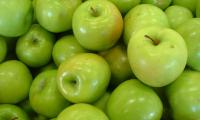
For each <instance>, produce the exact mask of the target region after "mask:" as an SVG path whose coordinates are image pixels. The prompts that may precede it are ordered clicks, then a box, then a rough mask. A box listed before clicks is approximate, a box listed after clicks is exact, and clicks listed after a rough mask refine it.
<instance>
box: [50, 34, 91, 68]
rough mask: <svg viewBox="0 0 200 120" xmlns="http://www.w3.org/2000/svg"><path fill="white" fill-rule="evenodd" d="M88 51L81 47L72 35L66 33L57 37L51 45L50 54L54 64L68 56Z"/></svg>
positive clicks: (58, 63)
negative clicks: (52, 45)
mask: <svg viewBox="0 0 200 120" xmlns="http://www.w3.org/2000/svg"><path fill="white" fill-rule="evenodd" d="M85 52H88V50H86V49H85V48H83V47H82V46H81V45H80V44H79V42H78V41H77V40H76V38H75V37H74V36H73V35H66V36H64V37H61V38H60V39H58V40H57V41H56V43H55V45H54V47H53V51H52V56H53V60H54V62H55V64H56V65H57V66H59V65H60V63H62V62H63V61H65V60H68V59H69V58H70V57H72V56H74V55H76V54H79V53H85Z"/></svg>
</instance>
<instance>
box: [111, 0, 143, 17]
mask: <svg viewBox="0 0 200 120" xmlns="http://www.w3.org/2000/svg"><path fill="white" fill-rule="evenodd" d="M109 1H111V2H112V3H114V4H115V5H116V6H117V8H118V9H119V10H120V12H121V13H122V14H126V13H127V12H128V11H129V10H130V9H131V8H133V7H135V6H137V5H138V4H140V2H141V0H109Z"/></svg>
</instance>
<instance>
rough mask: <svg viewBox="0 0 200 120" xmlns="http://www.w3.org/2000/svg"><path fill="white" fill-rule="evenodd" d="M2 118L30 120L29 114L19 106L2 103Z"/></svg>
mask: <svg viewBox="0 0 200 120" xmlns="http://www.w3.org/2000/svg"><path fill="white" fill-rule="evenodd" d="M0 120H30V119H29V118H28V115H27V114H26V113H25V112H24V111H23V110H22V109H21V108H20V107H18V106H16V105H12V104H0Z"/></svg>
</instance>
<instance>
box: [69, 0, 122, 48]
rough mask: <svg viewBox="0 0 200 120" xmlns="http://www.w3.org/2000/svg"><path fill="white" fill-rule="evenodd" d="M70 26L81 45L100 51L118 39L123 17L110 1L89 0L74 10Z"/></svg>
mask: <svg viewBox="0 0 200 120" xmlns="http://www.w3.org/2000/svg"><path fill="white" fill-rule="evenodd" d="M72 28H73V32H74V35H75V37H76V39H77V40H78V42H79V43H80V44H81V45H82V46H83V47H85V48H86V49H89V50H94V51H102V50H106V49H108V48H110V47H112V46H113V45H114V44H115V43H116V42H117V41H118V40H119V38H120V36H121V33H122V30H123V19H122V15H121V13H120V11H119V10H118V8H117V7H116V6H115V5H114V4H113V3H112V2H110V1H107V0H89V1H86V2H84V3H83V4H81V5H80V6H79V7H78V8H77V10H76V11H75V12H74V16H73V19H72Z"/></svg>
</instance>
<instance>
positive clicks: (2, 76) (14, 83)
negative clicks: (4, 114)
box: [0, 60, 32, 103]
mask: <svg viewBox="0 0 200 120" xmlns="http://www.w3.org/2000/svg"><path fill="white" fill-rule="evenodd" d="M31 82H32V75H31V72H30V70H29V69H28V68H27V66H26V65H24V64H23V63H22V62H20V61H17V60H8V61H5V62H3V63H2V64H0V103H18V102H20V101H22V100H23V99H25V98H26V97H27V96H28V93H29V89H30V86H31Z"/></svg>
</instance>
